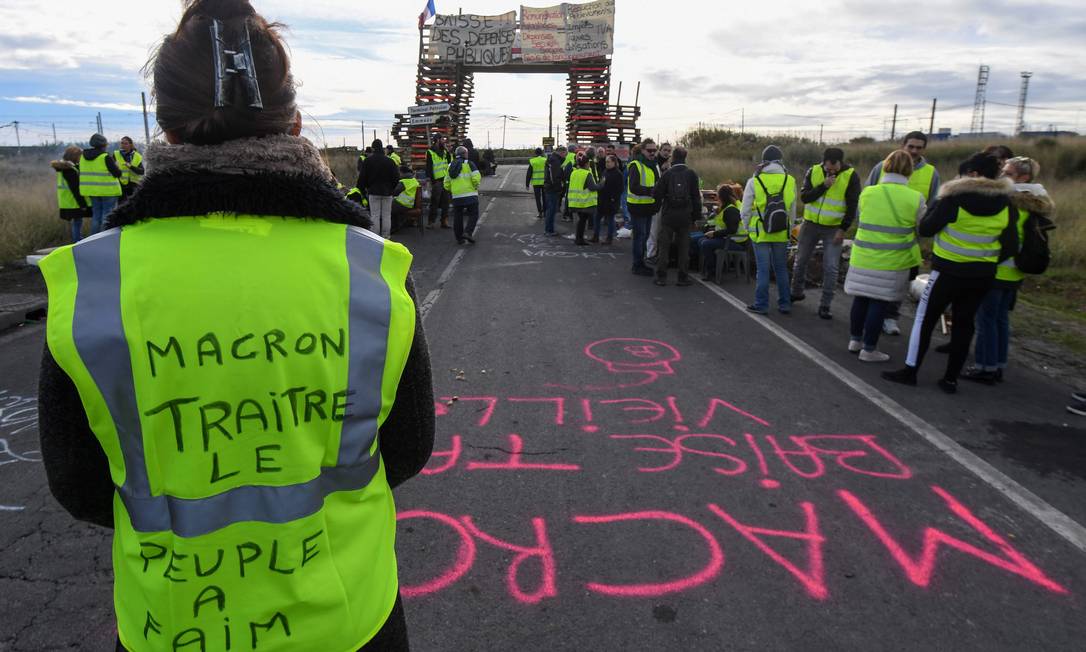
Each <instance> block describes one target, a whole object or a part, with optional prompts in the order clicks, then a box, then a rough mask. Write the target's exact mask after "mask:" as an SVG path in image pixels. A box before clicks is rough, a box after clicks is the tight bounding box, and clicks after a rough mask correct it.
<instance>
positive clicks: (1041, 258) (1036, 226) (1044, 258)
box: [1014, 213, 1056, 274]
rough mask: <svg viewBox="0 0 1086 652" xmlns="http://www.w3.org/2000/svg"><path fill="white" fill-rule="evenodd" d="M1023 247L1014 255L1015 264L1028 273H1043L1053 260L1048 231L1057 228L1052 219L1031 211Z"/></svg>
mask: <svg viewBox="0 0 1086 652" xmlns="http://www.w3.org/2000/svg"><path fill="white" fill-rule="evenodd" d="M1022 228H1023V235H1022V242H1020V243H1019V244H1020V245H1021V248H1020V249H1019V250H1018V255H1017V256H1015V257H1014V264H1015V266H1016V267H1017V268H1018V270H1019V271H1021V272H1025V273H1026V274H1043V273H1044V272H1045V270H1046V269H1048V263H1049V262H1050V261H1051V260H1052V251H1051V249H1050V247H1049V245H1048V232H1049V231H1051V230H1053V229H1055V228H1056V225H1055V224H1053V223H1052V220H1050V219H1048V218H1047V217H1045V216H1044V215H1040V214H1038V213H1030V214H1029V217H1027V218H1026V223H1025V224H1024V225H1023V227H1022Z"/></svg>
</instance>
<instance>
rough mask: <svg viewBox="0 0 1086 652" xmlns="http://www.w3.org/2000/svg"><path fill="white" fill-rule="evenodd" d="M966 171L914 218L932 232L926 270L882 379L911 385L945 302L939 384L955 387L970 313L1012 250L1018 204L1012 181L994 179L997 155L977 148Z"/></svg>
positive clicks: (969, 333) (922, 232)
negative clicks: (947, 322) (902, 339)
mask: <svg viewBox="0 0 1086 652" xmlns="http://www.w3.org/2000/svg"><path fill="white" fill-rule="evenodd" d="M962 169H963V170H964V172H965V176H963V177H962V178H961V179H956V180H954V181H951V182H949V183H947V184H945V185H944V186H943V187H942V188H941V189H940V190H939V198H938V199H937V200H936V202H935V203H934V204H933V205H932V206H931V208H929V209H928V212H927V214H926V215H924V219H923V220H922V221H921V222H920V226H919V228H918V232H919V234H920V235H921V236H922V237H934V238H935V242H934V244H933V247H932V256H931V275H930V277H929V279H928V284H927V286H926V287H925V288H924V293H923V294H922V295H921V297H920V304H919V305H918V306H917V308H916V318H915V320H914V321H913V328H912V333H911V334H910V335H909V352H908V356H907V357H906V359H905V366H904V367H903V368H901V369H898V370H896V371H884V372H883V374H882V376H883V378H885V379H887V380H890V381H893V382H896V383H902V384H905V385H915V384H916V375H917V371H918V370H919V368H920V364H921V363H922V362H923V360H924V354H925V353H927V350H928V345H929V344H930V342H931V332H932V330H933V329H934V328H935V326H936V325H937V324H938V323H939V317H940V316H941V315H942V314H943V313H944V312H945V311H946V309H947V307H948V306H949V307H953V310H954V321H953V324H952V327H951V332H950V347H949V354H950V358H949V360H947V365H946V371H945V372H944V374H943V377H942V378H940V379H939V387H940V389H942V390H943V391H944V392H946V393H948V394H953V393H954V392H956V391H957V390H958V374H959V373H960V372H961V370H962V366H963V365H964V364H965V359H966V357H967V356H968V355H969V345H970V343H971V342H972V339H973V330H974V324H973V318H974V317H975V316H976V314H977V308H979V307H980V303H981V301H982V300H983V299H984V296H985V295H986V294H987V293H988V290H989V289H990V288H991V286H992V281H993V280H994V279H995V275H996V267H997V266H998V264H999V263H1000V262H1002V261H1004V260H1007V259H1008V258H1010V257H1011V256H1013V255H1014V254H1015V253H1017V252H1018V230H1017V224H1018V210H1017V209H1016V208H1015V207H1014V206H1013V205H1012V204H1011V194H1012V193H1013V192H1014V184H1012V183H1011V181H1010V180H1009V179H1005V178H999V173H1000V170H999V161H998V159H996V157H994V156H992V155H990V154H984V153H982V152H978V153H976V154H974V155H973V156H971V157H970V158H969V160H968V161H966V162H965V163H964V164H963V165H962Z"/></svg>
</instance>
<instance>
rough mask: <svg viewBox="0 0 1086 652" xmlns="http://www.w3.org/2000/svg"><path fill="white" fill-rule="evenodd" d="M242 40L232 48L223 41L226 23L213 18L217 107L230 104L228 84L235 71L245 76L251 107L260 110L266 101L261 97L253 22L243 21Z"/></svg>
mask: <svg viewBox="0 0 1086 652" xmlns="http://www.w3.org/2000/svg"><path fill="white" fill-rule="evenodd" d="M242 29H243V30H244V32H243V36H242V38H241V41H240V42H239V43H238V44H237V46H235V47H234V49H232V50H230V49H227V48H226V44H225V43H223V39H222V32H223V26H222V23H221V22H220V21H219V19H217V18H216V19H213V20H212V21H211V56H212V58H213V59H214V62H215V108H221V107H224V106H230V100H229V99H227V95H228V92H227V86H228V85H229V83H230V80H231V79H232V78H233V77H234V75H238V76H240V77H241V81H242V84H243V85H242V90H243V91H244V92H245V98H246V101H247V102H248V105H249V108H250V109H254V110H260V109H263V108H264V103H263V101H262V100H261V97H260V85H259V84H258V83H257V80H256V66H255V64H254V63H253V48H252V45H251V44H250V42H249V26H248V25H243V27H242Z"/></svg>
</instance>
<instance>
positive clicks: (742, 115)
mask: <svg viewBox="0 0 1086 652" xmlns="http://www.w3.org/2000/svg"><path fill="white" fill-rule="evenodd" d="M746 127H747V109H746V108H745V107H744V108H742V109H739V133H741V134H742V133H744V130H745V129H746Z"/></svg>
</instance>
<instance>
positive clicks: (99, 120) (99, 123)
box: [98, 111, 105, 136]
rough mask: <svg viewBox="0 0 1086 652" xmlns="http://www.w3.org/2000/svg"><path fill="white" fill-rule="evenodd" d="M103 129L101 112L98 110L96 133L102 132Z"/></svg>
mask: <svg viewBox="0 0 1086 652" xmlns="http://www.w3.org/2000/svg"><path fill="white" fill-rule="evenodd" d="M103 131H105V128H104V127H102V112H101V111H99V112H98V133H100V134H102V132H103ZM102 135H103V136H105V134H102Z"/></svg>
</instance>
